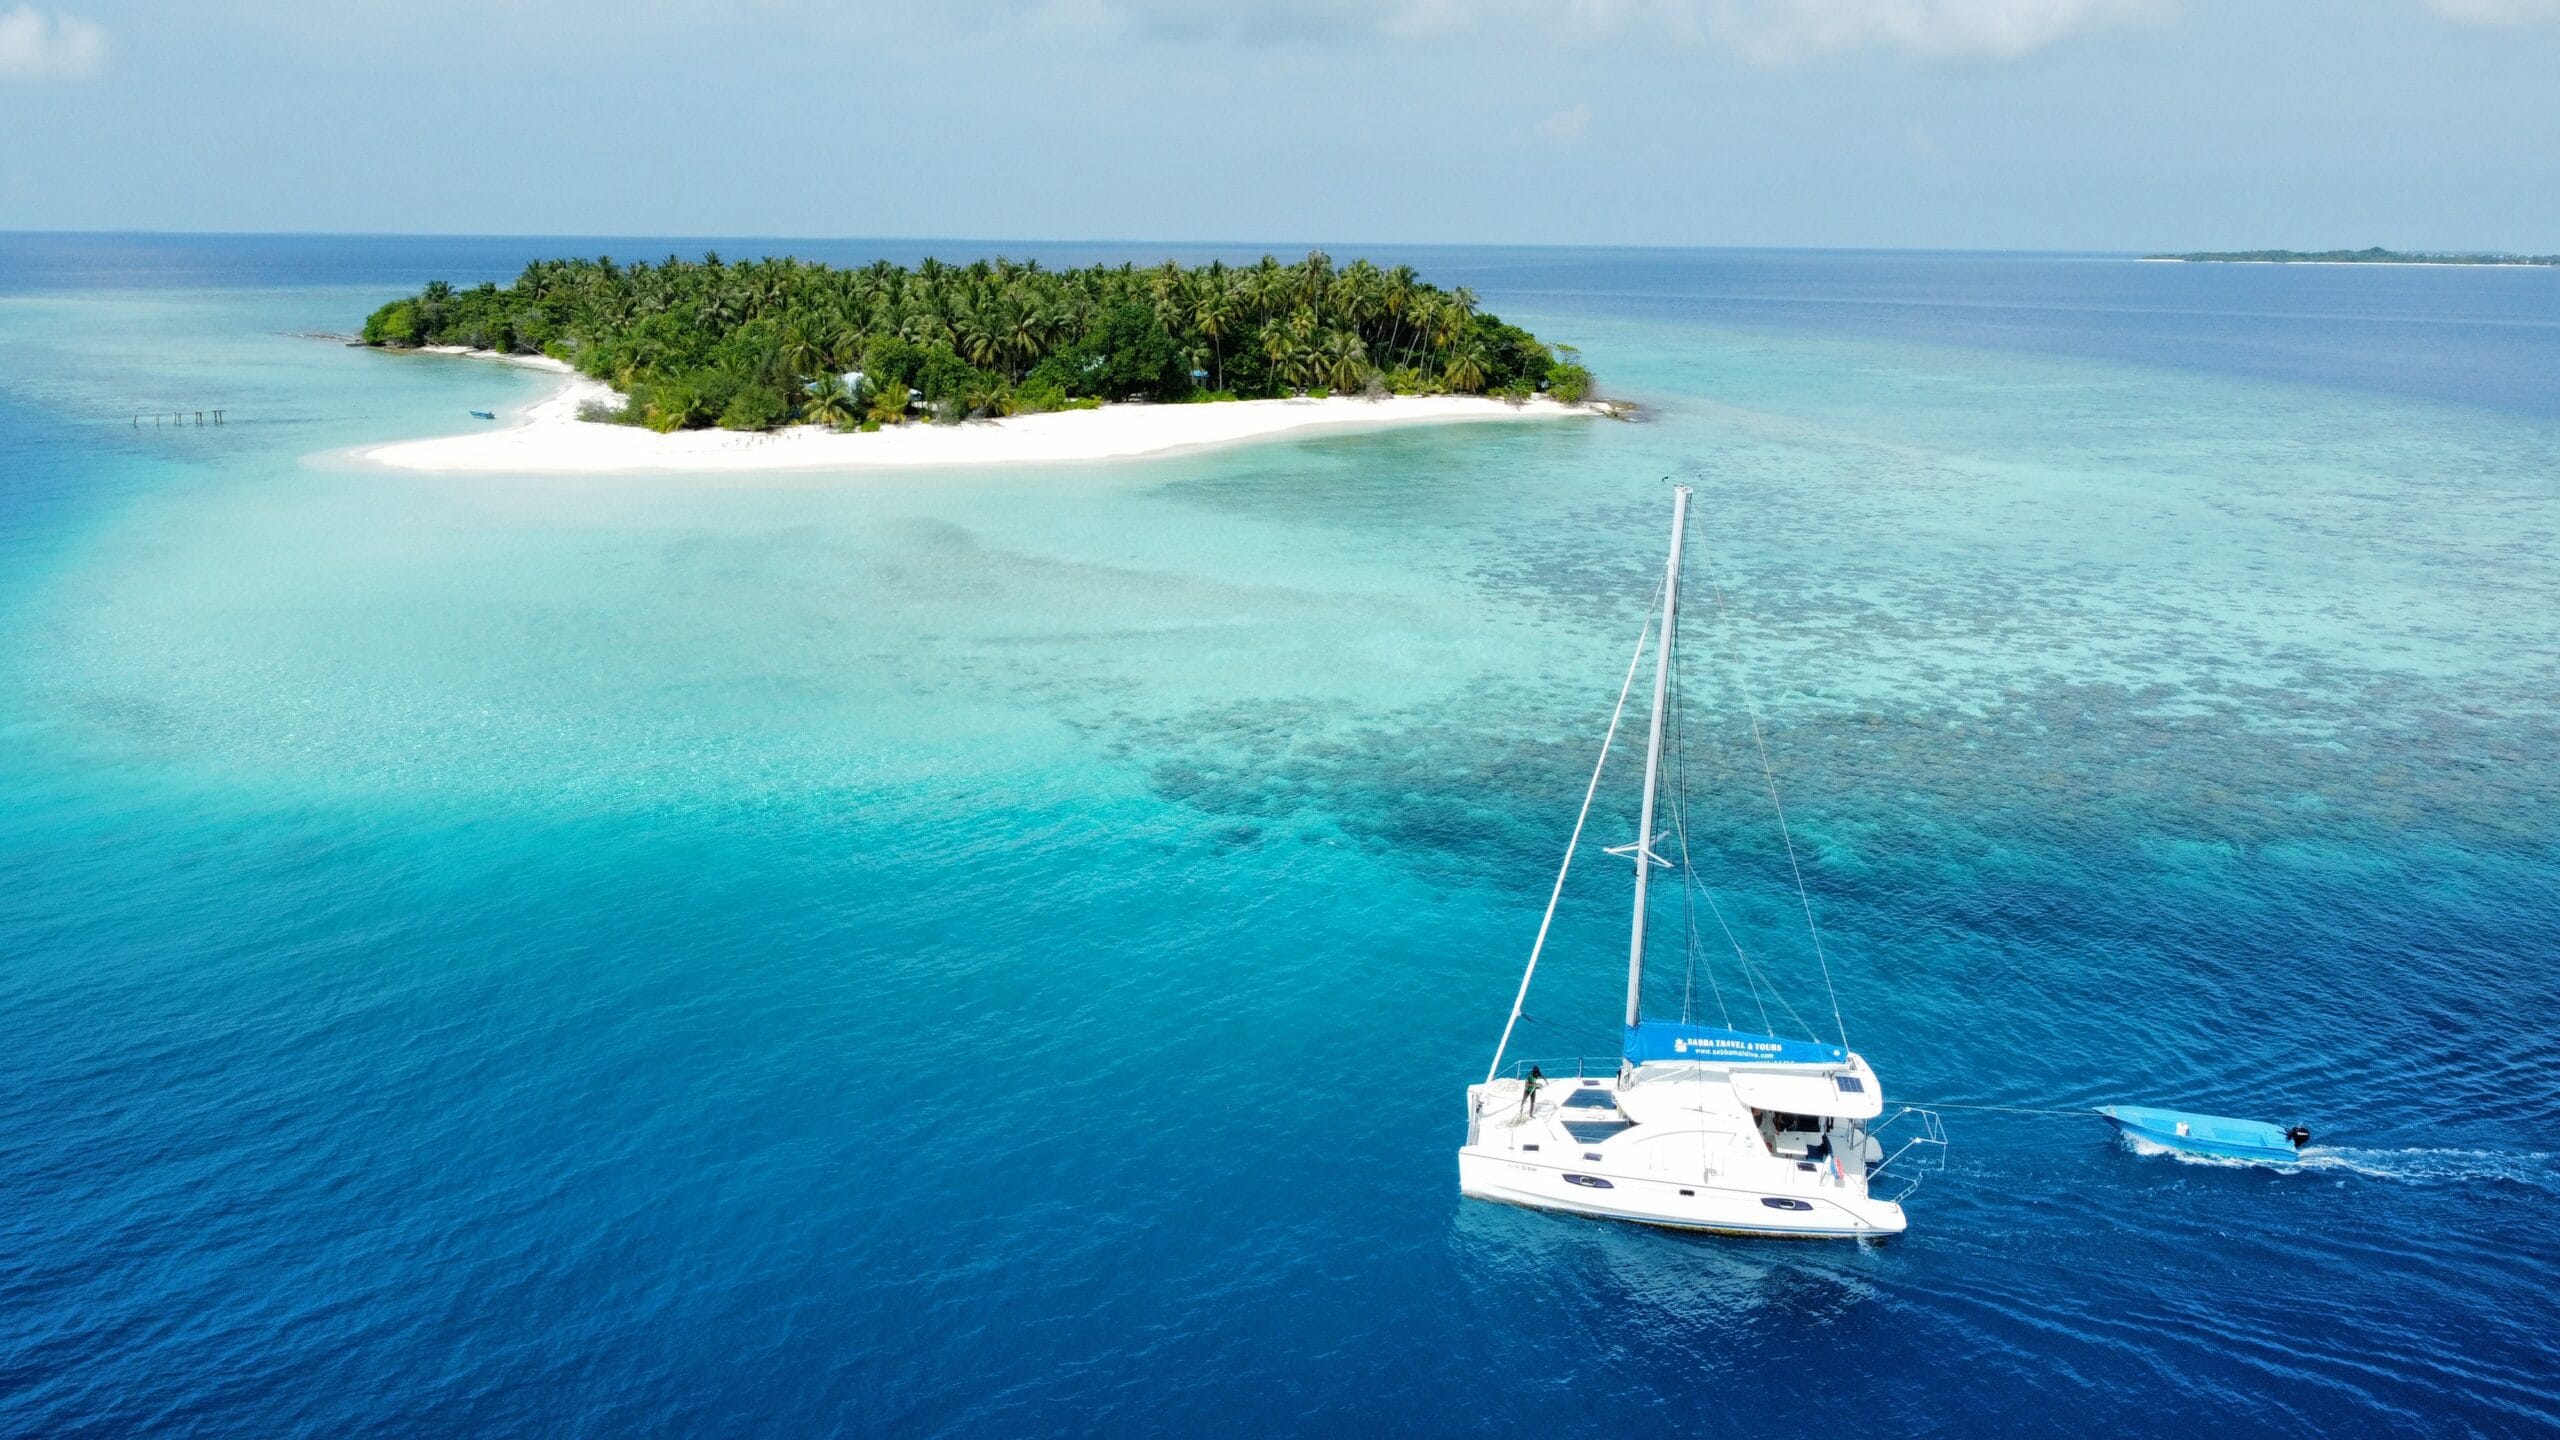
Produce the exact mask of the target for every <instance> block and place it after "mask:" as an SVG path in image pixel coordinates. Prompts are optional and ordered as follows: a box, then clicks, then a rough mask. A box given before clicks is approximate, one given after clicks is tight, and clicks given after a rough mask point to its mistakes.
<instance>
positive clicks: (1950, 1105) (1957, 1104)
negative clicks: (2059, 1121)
mask: <svg viewBox="0 0 2560 1440" xmlns="http://www.w3.org/2000/svg"><path fill="white" fill-rule="evenodd" d="M1911 1103H1912V1104H1914V1105H1918V1106H1922V1107H1924V1108H1926V1109H1931V1110H1994V1111H1998V1112H1999V1113H2000V1114H2003V1115H2095V1114H2097V1113H2098V1112H2097V1111H2096V1110H2095V1109H2093V1108H2091V1107H2089V1106H2086V1105H2083V1106H2081V1107H2080V1108H2079V1109H2077V1110H2037V1109H2032V1108H2030V1107H2028V1106H2024V1105H1967V1104H1964V1103H1963V1102H1961V1101H1956V1100H1914V1101H1912V1102H1911Z"/></svg>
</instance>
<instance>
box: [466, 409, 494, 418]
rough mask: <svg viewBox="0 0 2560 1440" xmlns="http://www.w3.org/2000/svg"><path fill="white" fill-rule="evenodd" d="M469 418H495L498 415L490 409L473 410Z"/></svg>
mask: <svg viewBox="0 0 2560 1440" xmlns="http://www.w3.org/2000/svg"><path fill="white" fill-rule="evenodd" d="M471 418H472V419H474V420H495V419H497V418H498V416H497V412H495V411H492V410H474V411H472V412H471Z"/></svg>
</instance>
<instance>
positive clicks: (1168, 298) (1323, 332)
mask: <svg viewBox="0 0 2560 1440" xmlns="http://www.w3.org/2000/svg"><path fill="white" fill-rule="evenodd" d="M362 341H363V343H364V344H366V345H368V346H374V347H380V348H390V349H415V350H435V351H442V352H446V353H470V354H477V355H483V356H490V357H497V358H509V359H516V360H519V361H521V362H523V363H527V364H533V365H538V366H542V367H545V368H548V369H552V370H554V371H556V372H559V373H560V374H561V375H562V376H563V378H564V382H566V383H564V387H563V389H562V390H561V391H559V392H558V393H557V394H555V395H554V396H553V397H552V399H551V400H549V401H547V402H545V403H543V404H540V405H536V406H534V407H532V408H531V409H529V410H527V411H526V412H524V414H523V416H522V421H521V423H520V424H518V425H516V426H513V427H510V428H508V429H505V430H497V431H486V430H484V431H481V432H479V433H477V434H473V435H465V436H457V437H452V438H449V439H439V440H426V441H412V442H406V443H404V444H400V445H393V446H387V447H382V448H379V449H375V450H371V451H367V452H364V453H365V456H366V458H369V459H372V460H376V461H380V462H382V463H386V464H392V465H397V466H402V467H406V468H421V469H463V470H581V471H598V470H625V469H647V468H659V469H670V468H699V467H703V466H714V467H716V468H774V467H779V466H808V467H824V466H832V465H839V464H853V465H868V464H919V463H927V464H929V463H982V462H994V461H1005V460H1029V459H1098V458H1112V457H1118V456H1126V455H1137V454H1151V453H1161V452H1163V451H1167V450H1173V449H1183V448H1191V447H1194V446H1198V445H1205V444H1218V443H1225V442H1228V441H1232V440H1238V439H1250V438H1256V437H1259V436H1263V435H1269V434H1277V433H1281V432H1284V431H1291V430H1303V429H1308V428H1314V427H1320V426H1375V425H1381V424H1391V423H1406V422H1413V421H1440V420H1457V419H1492V418H1506V417H1507V416H1512V415H1546V414H1588V413H1592V407H1590V406H1588V405H1586V404H1585V403H1584V402H1585V401H1586V399H1587V397H1588V396H1589V394H1590V391H1591V384H1592V380H1591V373H1590V371H1589V370H1587V369H1585V368H1584V367H1583V366H1582V364H1581V363H1580V357H1579V355H1578V354H1577V353H1576V352H1574V351H1572V350H1571V349H1570V348H1567V347H1555V346H1550V345H1548V344H1546V343H1545V342H1543V341H1541V340H1539V339H1538V338H1537V337H1536V336H1534V335H1532V334H1530V333H1529V332H1528V331H1526V330H1523V329H1521V328H1519V327H1518V326H1515V325H1509V324H1505V323H1504V322H1503V321H1502V320H1501V319H1499V318H1498V317H1496V316H1493V315H1489V314H1486V313H1484V312H1483V311H1482V310H1481V309H1480V308H1479V307H1478V305H1477V302H1476V298H1475V296H1474V295H1473V294H1472V293H1471V292H1469V291H1468V290H1466V289H1465V288H1463V287H1460V288H1457V289H1453V290H1443V289H1441V288H1439V287H1438V286H1435V285H1431V284H1428V283H1426V282H1424V281H1423V280H1422V279H1421V278H1420V277H1419V276H1417V275H1415V274H1414V272H1413V271H1412V270H1411V269H1409V268H1407V267H1403V266H1398V267H1395V268H1393V269H1381V268H1380V267H1378V266H1376V265H1373V264H1370V263H1369V262H1367V261H1365V260H1361V261H1354V262H1353V263H1351V264H1349V265H1345V266H1342V267H1340V268H1338V269H1337V268H1336V267H1335V266H1334V264H1333V262H1332V260H1331V258H1330V257H1328V256H1327V255H1325V254H1324V253H1323V252H1322V251H1315V252H1312V253H1310V254H1309V255H1308V256H1307V257H1306V258H1305V259H1304V260H1302V261H1300V262H1298V263H1296V264H1292V265H1284V264H1282V263H1280V262H1279V261H1278V260H1276V259H1274V258H1272V257H1270V256H1265V257H1263V259H1262V260H1261V261H1260V262H1259V263H1258V264H1254V265H1250V266H1240V267H1238V266H1229V265H1226V264H1224V263H1219V262H1212V263H1210V264H1207V265H1203V266H1197V267H1185V266H1182V265H1178V264H1175V263H1173V262H1170V261H1168V262H1166V263H1164V264H1162V265H1157V266H1153V267H1148V268H1140V267H1137V266H1134V265H1121V266H1117V267H1111V266H1095V267H1092V268H1089V269H1083V270H1059V271H1053V270H1048V269H1044V268H1042V267H1041V266H1040V265H1039V264H1038V263H1037V262H1015V261H1009V260H1004V259H992V260H981V261H977V262H974V263H971V264H966V265H951V264H945V263H943V262H940V261H936V260H926V261H924V262H923V263H922V264H920V265H918V266H916V267H915V268H914V269H912V270H910V269H908V268H906V267H904V266H901V265H897V264H893V263H890V262H888V261H881V262H878V263H875V264H872V265H868V266H865V267H863V268H861V269H856V270H842V269H836V268H832V267H829V266H826V265H821V264H813V263H810V262H807V261H803V260H798V259H791V258H782V259H771V260H745V261H738V262H727V261H723V260H722V259H721V258H720V256H719V255H718V254H716V253H711V254H706V255H704V256H703V258H702V259H700V260H698V261H693V260H684V259H679V258H676V257H673V256H670V257H668V258H667V259H666V260H665V261H663V262H660V263H657V264H648V263H638V264H628V265H624V264H617V263H615V262H614V261H613V260H612V259H610V258H599V259H595V260H543V261H536V262H534V263H533V264H530V265H527V266H526V267H525V269H524V271H523V273H522V274H521V275H519V276H518V277H517V278H516V280H515V282H514V283H513V284H511V285H507V286H503V287H501V286H498V285H495V284H483V285H480V286H477V287H474V288H471V289H462V290H457V289H455V288H454V287H452V286H451V285H448V284H444V283H437V284H432V285H429V286H427V287H426V288H425V289H423V290H421V291H420V292H418V293H417V294H415V295H412V296H409V297H406V298H403V299H399V300H394V301H392V302H390V303H388V304H386V305H383V306H382V307H380V308H379V309H377V310H375V311H374V312H373V314H372V315H371V316H370V317H369V318H367V320H366V321H365V324H364V332H363V337H362ZM1221 401H1231V402H1236V403H1234V404H1231V405H1227V404H1222V405H1208V404H1203V403H1199V402H1221ZM1128 402H1143V403H1139V404H1131V403H1128ZM1186 402H1190V403H1186ZM1497 402H1507V404H1506V403H1497ZM1106 408H1107V409H1108V410H1109V411H1111V412H1114V413H1113V417H1112V418H1109V419H1107V420H1106V419H1105V417H1090V418H1086V417H1078V418H1077V419H1076V420H1073V421H1070V420H1069V418H1068V417H1070V416H1072V415H1074V413H1075V412H1078V411H1089V410H1098V409H1106ZM1177 411H1179V412H1183V413H1175V412H1177ZM1213 411H1214V412H1216V413H1215V414H1214V415H1213V414H1212V413H1211V412H1213ZM573 421H585V422H593V423H588V424H572V423H570V422H573ZM946 427H948V428H949V429H952V430H959V429H962V428H964V427H965V429H966V430H967V431H968V436H967V438H962V437H960V436H958V435H948V436H945V438H941V439H931V438H926V436H925V435H924V434H923V433H922V432H926V431H934V430H942V429H945V428H946ZM617 429H618V430H620V431H621V432H622V435H623V437H624V438H622V439H619V440H617V439H615V438H613V437H612V436H611V435H609V434H606V433H604V432H608V431H612V430H617ZM884 430H885V431H890V432H894V433H893V434H885V435H884V434H881V433H880V432H882V431H884ZM635 432H638V433H635ZM646 432H656V433H655V434H654V435H651V434H648V433H646ZM715 432H725V433H715ZM773 432H782V433H779V434H777V433H773ZM855 435H863V436H871V437H876V438H874V439H871V440H868V441H864V442H859V443H842V442H841V441H839V439H838V437H851V436H855Z"/></svg>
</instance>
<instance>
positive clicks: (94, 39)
mask: <svg viewBox="0 0 2560 1440" xmlns="http://www.w3.org/2000/svg"><path fill="white" fill-rule="evenodd" d="M106 65H107V32H106V31H104V30H101V29H99V28H98V27H97V25H96V24H94V23H93V22H91V21H87V20H83V19H81V18H79V17H78V16H76V15H61V14H56V15H50V16H48V15H46V14H45V12H43V11H41V10H38V9H37V8H36V7H34V6H33V5H21V6H19V7H18V8H17V9H15V10H11V11H9V12H7V13H5V14H0V80H86V79H88V78H89V77H90V76H92V75H95V74H97V73H98V72H99V71H101V70H103V69H105V68H106Z"/></svg>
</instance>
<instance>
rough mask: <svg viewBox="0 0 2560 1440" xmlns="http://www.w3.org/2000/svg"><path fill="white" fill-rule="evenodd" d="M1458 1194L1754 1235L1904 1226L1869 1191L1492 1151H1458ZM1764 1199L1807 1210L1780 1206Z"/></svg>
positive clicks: (1878, 1231)
mask: <svg viewBox="0 0 2560 1440" xmlns="http://www.w3.org/2000/svg"><path fill="white" fill-rule="evenodd" d="M1568 1174H1572V1175H1580V1176H1582V1177H1584V1178H1585V1179H1586V1180H1589V1179H1601V1180H1607V1181H1609V1182H1610V1188H1609V1189H1606V1190H1600V1189H1595V1188H1593V1187H1591V1186H1589V1185H1586V1184H1578V1183H1575V1182H1572V1181H1568V1180H1566V1179H1565V1178H1564V1177H1565V1176H1566V1175H1568ZM1458 1193H1460V1194H1462V1195H1465V1196H1467V1197H1469V1198H1471V1199H1476V1200H1498V1201H1501V1202H1502V1203H1503V1204H1506V1205H1521V1206H1526V1207H1527V1208H1529V1209H1532V1210H1555V1211H1561V1212H1563V1213H1565V1214H1569V1215H1588V1216H1590V1217H1592V1218H1593V1219H1598V1220H1624V1221H1630V1222H1632V1223H1635V1224H1638V1225H1658V1226H1662V1227H1664V1228H1666V1229H1672V1230H1699V1231H1706V1232H1709V1233H1712V1234H1718V1235H1759V1236H1767V1237H1771V1238H1775V1239H1783V1240H1865V1239H1874V1240H1883V1239H1889V1238H1891V1237H1893V1236H1896V1235H1899V1234H1901V1233H1902V1231H1903V1226H1904V1221H1903V1218H1902V1207H1901V1206H1899V1205H1896V1204H1894V1203H1893V1202H1892V1201H1890V1200H1876V1199H1872V1198H1868V1197H1863V1196H1861V1197H1855V1198H1852V1197H1845V1196H1817V1195H1808V1196H1803V1197H1798V1196H1792V1195H1769V1194H1763V1193H1762V1192H1759V1191H1756V1190H1725V1189H1719V1188H1717V1187H1716V1186H1713V1185H1709V1184H1706V1183H1705V1182H1703V1181H1701V1182H1696V1183H1692V1184H1688V1185H1681V1184H1678V1183H1676V1182H1673V1181H1668V1180H1661V1179H1657V1178H1654V1177H1651V1176H1636V1175H1611V1174H1609V1173H1607V1172H1606V1171H1605V1170H1603V1169H1602V1168H1601V1167H1598V1166H1594V1165H1590V1164H1588V1163H1587V1162H1586V1163H1585V1164H1584V1166H1583V1168H1581V1169H1579V1170H1567V1169H1566V1168H1565V1167H1563V1166H1561V1165H1558V1166H1542V1165H1534V1164H1529V1163H1526V1162H1524V1161H1520V1160H1516V1159H1512V1158H1510V1157H1508V1156H1505V1155H1501V1154H1498V1153H1496V1152H1492V1151H1482V1150H1461V1151H1459V1152H1458ZM1771 1200H1792V1201H1796V1202H1797V1203H1799V1204H1803V1205H1806V1206H1808V1207H1810V1208H1808V1209H1804V1210H1796V1209H1792V1208H1786V1209H1780V1208H1777V1207H1773V1206H1771V1205H1769V1204H1768V1203H1767V1202H1769V1201H1771Z"/></svg>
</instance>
